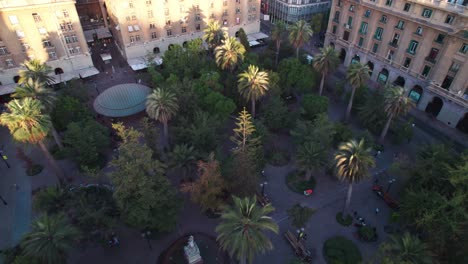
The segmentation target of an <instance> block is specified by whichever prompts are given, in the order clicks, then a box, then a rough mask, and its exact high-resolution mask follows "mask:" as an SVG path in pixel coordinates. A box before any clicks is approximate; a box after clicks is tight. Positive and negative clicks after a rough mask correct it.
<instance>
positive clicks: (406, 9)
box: [403, 3, 411, 12]
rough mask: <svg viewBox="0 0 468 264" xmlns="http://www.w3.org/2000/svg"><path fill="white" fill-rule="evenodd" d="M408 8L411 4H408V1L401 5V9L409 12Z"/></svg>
mask: <svg viewBox="0 0 468 264" xmlns="http://www.w3.org/2000/svg"><path fill="white" fill-rule="evenodd" d="M410 8H411V4H410V3H406V4H405V5H404V6H403V11H405V12H409V10H410Z"/></svg>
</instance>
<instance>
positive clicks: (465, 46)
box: [458, 43, 468, 54]
mask: <svg viewBox="0 0 468 264" xmlns="http://www.w3.org/2000/svg"><path fill="white" fill-rule="evenodd" d="M458 52H460V53H463V54H466V53H467V52H468V43H463V45H461V47H460V49H459V50H458Z"/></svg>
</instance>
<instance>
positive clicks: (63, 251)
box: [20, 214, 80, 264]
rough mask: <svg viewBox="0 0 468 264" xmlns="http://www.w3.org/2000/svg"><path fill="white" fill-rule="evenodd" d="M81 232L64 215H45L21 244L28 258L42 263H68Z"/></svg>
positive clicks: (34, 223)
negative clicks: (68, 256)
mask: <svg viewBox="0 0 468 264" xmlns="http://www.w3.org/2000/svg"><path fill="white" fill-rule="evenodd" d="M79 235H80V233H79V231H78V230H77V229H76V228H74V227H72V226H71V225H69V224H68V223H67V220H66V218H65V216H64V215H62V214H56V215H52V216H48V215H43V216H41V217H39V218H37V219H36V220H34V222H33V224H32V228H31V231H30V232H29V233H27V234H26V235H25V236H24V237H23V239H22V240H21V242H20V246H21V248H22V250H23V253H24V254H25V255H26V256H30V257H35V258H38V259H40V261H41V263H49V264H55V263H57V264H61V263H66V260H67V253H68V251H70V250H71V249H72V246H73V242H74V240H77V239H78V238H79Z"/></svg>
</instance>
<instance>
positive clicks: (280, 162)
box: [266, 149, 291, 166]
mask: <svg viewBox="0 0 468 264" xmlns="http://www.w3.org/2000/svg"><path fill="white" fill-rule="evenodd" d="M266 158H267V160H268V163H270V164H271V165H273V166H284V165H286V164H288V163H289V161H290V160H291V155H290V154H289V152H288V151H287V150H282V149H273V150H271V151H268V153H267V155H266Z"/></svg>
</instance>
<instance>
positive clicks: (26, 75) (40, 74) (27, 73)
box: [19, 59, 54, 84]
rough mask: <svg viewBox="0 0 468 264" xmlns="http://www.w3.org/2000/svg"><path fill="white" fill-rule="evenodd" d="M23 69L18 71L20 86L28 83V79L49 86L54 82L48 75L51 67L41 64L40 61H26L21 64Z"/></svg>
mask: <svg viewBox="0 0 468 264" xmlns="http://www.w3.org/2000/svg"><path fill="white" fill-rule="evenodd" d="M23 67H25V68H26V69H25V70H20V71H19V76H20V79H19V83H20V84H23V83H26V82H28V80H29V79H32V80H34V81H38V82H40V83H46V84H51V83H53V81H54V78H52V77H50V76H49V74H50V73H52V67H50V66H49V65H47V64H45V63H41V61H40V60H37V59H34V60H30V61H27V62H25V63H24V64H23Z"/></svg>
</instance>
